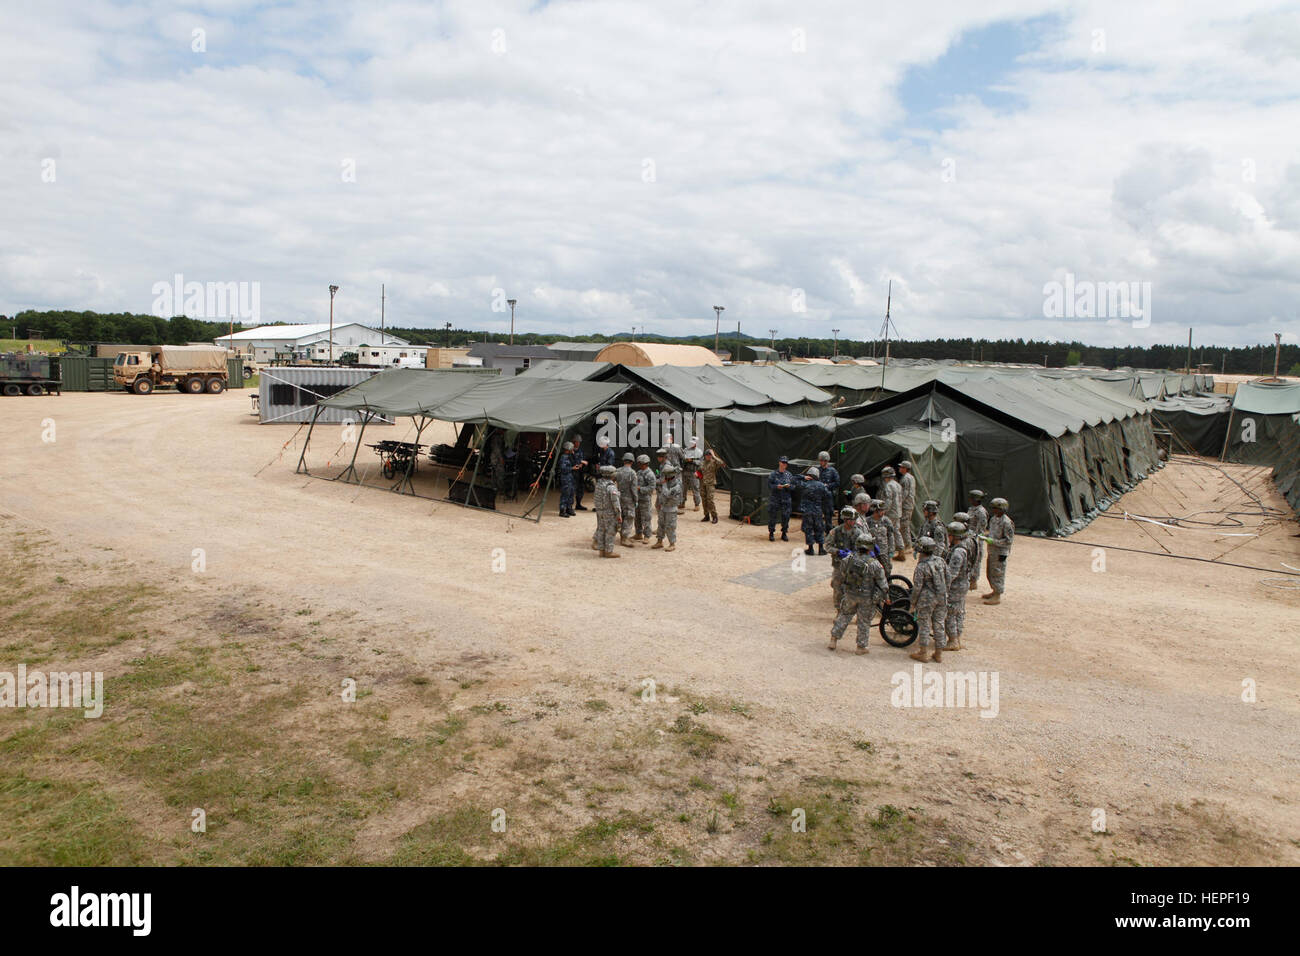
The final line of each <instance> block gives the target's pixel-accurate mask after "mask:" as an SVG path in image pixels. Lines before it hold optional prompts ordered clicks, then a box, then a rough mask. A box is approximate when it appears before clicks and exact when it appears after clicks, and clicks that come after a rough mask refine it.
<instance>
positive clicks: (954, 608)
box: [943, 521, 971, 651]
mask: <svg viewBox="0 0 1300 956" xmlns="http://www.w3.org/2000/svg"><path fill="white" fill-rule="evenodd" d="M966 541H967V535H966V526H965V525H964V524H962V523H961V522H960V521H951V522H949V523H948V612H947V614H946V615H945V617H944V619H943V629H944V633H945V634H947V635H948V646H947V647H946V648H945V650H949V651H959V650H961V635H962V632H963V631H964V630H966V592H967V587H966V579H967V578H968V577H969V576H970V558H971V551H970V549H969V548H968V547H966Z"/></svg>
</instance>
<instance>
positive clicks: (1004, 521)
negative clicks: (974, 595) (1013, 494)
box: [982, 498, 1016, 604]
mask: <svg viewBox="0 0 1300 956" xmlns="http://www.w3.org/2000/svg"><path fill="white" fill-rule="evenodd" d="M1008 507H1009V505H1008V504H1007V499H1006V498H994V499H993V500H992V501H990V502H989V509H990V510H991V511H992V512H993V514H992V515H991V516H990V517H989V530H988V533H987V534H986V535H985V536H984V541H985V543H986V544H988V546H989V559H988V568H987V573H988V578H989V587H991V588H992V589H993V590H991V591H989V593H988V594H985V595H984V597H983V598H982V600H983V601H984V603H985V604H1001V603H1002V595H1003V594H1004V593H1005V592H1006V590H1007V558H1008V557H1010V556H1011V542H1012V541H1013V540H1014V539H1015V536H1016V525H1015V522H1013V521H1012V520H1011V515H1009V514H1007V508H1008Z"/></svg>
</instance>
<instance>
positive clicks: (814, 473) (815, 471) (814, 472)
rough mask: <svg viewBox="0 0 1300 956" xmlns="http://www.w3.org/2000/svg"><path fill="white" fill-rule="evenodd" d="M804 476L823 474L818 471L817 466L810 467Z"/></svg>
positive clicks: (819, 475)
mask: <svg viewBox="0 0 1300 956" xmlns="http://www.w3.org/2000/svg"><path fill="white" fill-rule="evenodd" d="M803 476H804V477H805V478H820V477H821V476H822V473H821V472H820V471H818V470H817V469H816V468H809V469H808V470H807V471H805V472H804V473H803Z"/></svg>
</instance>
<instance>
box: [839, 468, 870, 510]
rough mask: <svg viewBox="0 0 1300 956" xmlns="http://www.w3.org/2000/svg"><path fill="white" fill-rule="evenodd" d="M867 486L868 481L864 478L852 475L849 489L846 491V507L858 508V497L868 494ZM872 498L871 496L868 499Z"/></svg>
mask: <svg viewBox="0 0 1300 956" xmlns="http://www.w3.org/2000/svg"><path fill="white" fill-rule="evenodd" d="M866 486H867V479H865V478H863V477H862V476H861V475H850V476H849V487H847V488H845V489H844V503H845V504H846V505H851V506H853V507H855V508H856V507H857V501H858V495H866V494H867V487H866ZM870 497H871V496H870V495H867V498H868V499H870Z"/></svg>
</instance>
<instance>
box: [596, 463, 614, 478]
mask: <svg viewBox="0 0 1300 956" xmlns="http://www.w3.org/2000/svg"><path fill="white" fill-rule="evenodd" d="M614 470H615V469H614V466H613V465H601V466H600V473H601V475H603V476H604V477H606V478H612V477H613V475H614Z"/></svg>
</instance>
